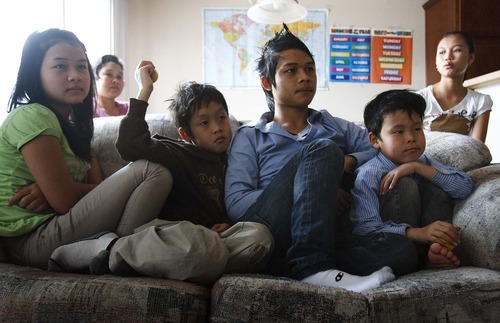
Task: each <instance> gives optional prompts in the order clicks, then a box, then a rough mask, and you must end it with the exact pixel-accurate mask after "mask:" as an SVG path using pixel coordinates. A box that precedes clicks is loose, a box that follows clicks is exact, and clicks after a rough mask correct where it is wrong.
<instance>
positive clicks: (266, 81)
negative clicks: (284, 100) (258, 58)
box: [260, 76, 273, 92]
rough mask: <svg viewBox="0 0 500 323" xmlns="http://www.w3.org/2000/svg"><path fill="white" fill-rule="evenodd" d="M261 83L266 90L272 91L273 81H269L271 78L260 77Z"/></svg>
mask: <svg viewBox="0 0 500 323" xmlns="http://www.w3.org/2000/svg"><path fill="white" fill-rule="evenodd" d="M260 84H261V85H262V87H263V88H264V89H265V90H266V91H269V92H270V91H271V90H272V89H273V87H272V86H271V83H270V82H269V79H268V78H267V77H265V76H263V77H261V78H260Z"/></svg>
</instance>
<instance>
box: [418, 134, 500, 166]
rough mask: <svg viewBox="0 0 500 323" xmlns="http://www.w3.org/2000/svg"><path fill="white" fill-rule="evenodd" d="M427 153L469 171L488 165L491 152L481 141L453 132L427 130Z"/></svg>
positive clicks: (449, 164) (445, 162)
mask: <svg viewBox="0 0 500 323" xmlns="http://www.w3.org/2000/svg"><path fill="white" fill-rule="evenodd" d="M425 137H426V139H427V147H426V150H425V153H426V154H427V155H429V156H431V157H434V158H435V159H436V160H438V161H440V162H441V163H443V164H445V165H448V166H452V167H456V168H459V169H461V170H463V171H469V170H472V169H476V168H479V167H483V166H486V165H488V164H489V163H490V162H491V159H492V157H491V153H490V150H489V149H488V147H487V146H486V145H485V144H484V143H483V142H481V141H479V140H476V139H474V138H472V137H470V136H466V135H461V134H457V133H452V132H441V131H426V132H425Z"/></svg>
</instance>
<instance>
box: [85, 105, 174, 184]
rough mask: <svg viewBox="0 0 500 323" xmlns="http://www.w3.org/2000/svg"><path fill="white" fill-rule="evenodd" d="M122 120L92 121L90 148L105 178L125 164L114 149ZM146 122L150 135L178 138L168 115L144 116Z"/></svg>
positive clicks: (103, 118)
mask: <svg viewBox="0 0 500 323" xmlns="http://www.w3.org/2000/svg"><path fill="white" fill-rule="evenodd" d="M122 118H123V117H122V116H120V117H102V118H95V119H94V138H93V140H92V148H93V149H94V151H95V152H96V153H97V160H98V161H99V166H101V170H102V173H103V176H104V177H105V178H106V177H109V176H110V175H111V174H113V173H114V172H116V171H117V170H119V169H120V168H122V167H123V166H125V165H126V164H127V162H126V161H124V160H123V159H121V157H120V154H119V153H118V151H117V150H116V147H115V142H116V139H117V138H118V130H119V129H120V121H121V120H122ZM146 121H147V123H148V126H149V131H150V132H151V135H155V134H160V135H163V136H167V137H171V138H179V136H178V134H177V128H176V127H174V125H173V124H172V123H171V122H170V120H169V119H168V115H166V114H156V113H151V114H146Z"/></svg>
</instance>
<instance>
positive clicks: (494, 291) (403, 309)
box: [367, 267, 500, 323]
mask: <svg viewBox="0 0 500 323" xmlns="http://www.w3.org/2000/svg"><path fill="white" fill-rule="evenodd" d="M367 297H368V300H369V304H370V317H371V318H372V320H373V322H384V323H385V322H498V318H499V317H500V272H497V271H493V270H488V269H484V268H477V267H461V268H457V269H452V270H424V271H419V272H416V273H413V274H410V275H406V276H402V277H399V278H398V279H396V280H395V281H393V282H390V283H387V284H385V285H383V286H381V287H379V288H377V289H374V290H372V291H370V292H369V293H367Z"/></svg>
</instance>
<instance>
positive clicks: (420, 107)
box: [363, 90, 426, 137]
mask: <svg viewBox="0 0 500 323" xmlns="http://www.w3.org/2000/svg"><path fill="white" fill-rule="evenodd" d="M425 106H426V103H425V99H424V98H423V97H422V96H421V95H420V94H418V93H415V92H412V91H409V90H389V91H385V92H382V93H380V94H379V95H377V96H376V97H375V98H374V99H373V100H371V101H370V102H368V104H367V105H366V107H365V111H364V114H363V119H364V122H365V126H366V128H367V129H368V131H369V132H372V133H373V134H374V135H375V136H376V137H379V135H380V131H381V130H382V124H383V123H384V117H385V116H386V115H387V114H390V113H394V112H395V111H399V110H402V111H406V113H408V116H411V114H412V112H416V113H417V114H418V116H419V117H420V119H423V117H424V112H425Z"/></svg>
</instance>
